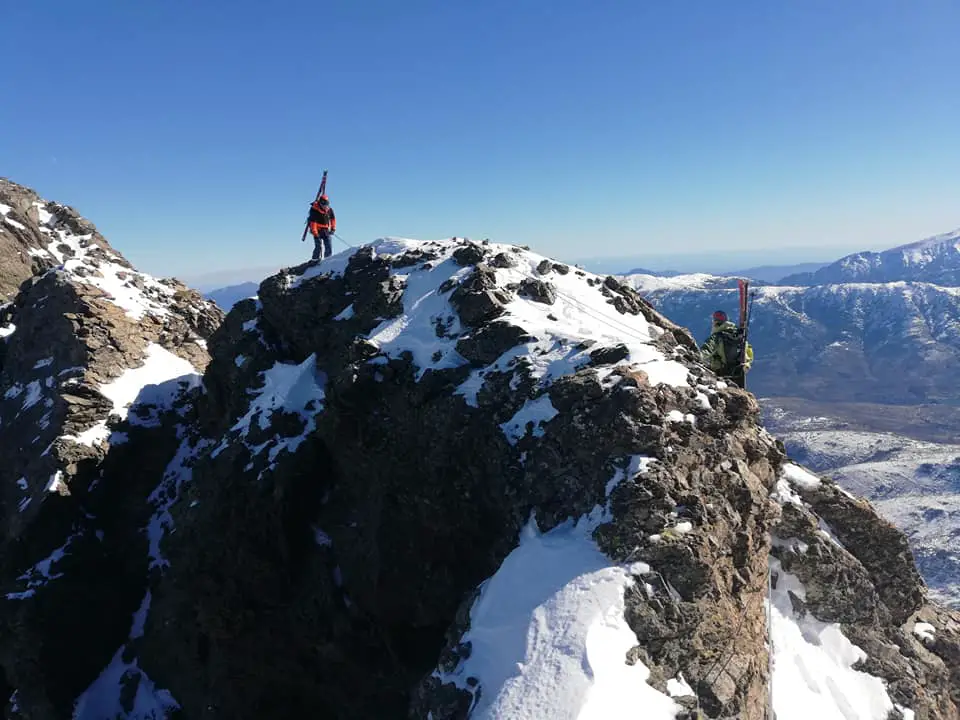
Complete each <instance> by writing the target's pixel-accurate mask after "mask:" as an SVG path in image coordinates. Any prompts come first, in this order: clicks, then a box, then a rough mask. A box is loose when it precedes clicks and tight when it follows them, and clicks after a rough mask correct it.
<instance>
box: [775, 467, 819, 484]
mask: <svg viewBox="0 0 960 720" xmlns="http://www.w3.org/2000/svg"><path fill="white" fill-rule="evenodd" d="M783 476H784V477H785V478H786V479H787V480H788V481H789V482H790V483H791V484H792V485H793V486H794V487H799V488H800V489H802V490H816V489H817V488H818V487H820V485H821V484H822V481H821V480H820V478H818V477H817V476H816V475H812V474H811V473H809V472H807V471H806V470H804V469H803V468H802V467H800V466H799V465H794V464H793V463H787V464H785V465H784V466H783Z"/></svg>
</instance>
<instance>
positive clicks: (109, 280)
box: [29, 201, 174, 320]
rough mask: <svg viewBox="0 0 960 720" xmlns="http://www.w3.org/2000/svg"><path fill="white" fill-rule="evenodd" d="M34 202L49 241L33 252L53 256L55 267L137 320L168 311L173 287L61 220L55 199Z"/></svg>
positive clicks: (91, 235)
mask: <svg viewBox="0 0 960 720" xmlns="http://www.w3.org/2000/svg"><path fill="white" fill-rule="evenodd" d="M34 206H35V207H36V208H37V210H38V213H39V216H40V223H39V226H38V227H39V229H40V232H41V233H43V235H45V236H46V238H47V239H48V242H47V244H46V247H44V248H42V249H39V250H35V249H30V251H29V252H30V254H31V255H35V256H40V257H45V258H48V259H52V260H53V261H54V262H55V263H57V266H56V268H55V270H57V271H60V272H63V273H65V274H66V275H67V276H68V277H69V279H70V281H71V282H73V283H76V284H78V285H91V286H93V287H96V288H98V289H99V290H102V291H103V292H104V293H105V294H106V298H107V299H108V301H110V302H112V303H114V304H115V305H117V306H118V307H120V308H122V309H123V310H124V312H126V313H127V315H128V316H129V317H131V318H132V319H134V320H139V319H141V318H142V317H144V316H145V315H152V316H155V317H161V316H163V315H166V314H167V312H168V305H169V302H170V298H171V297H172V295H173V293H174V288H173V287H171V286H170V285H169V284H167V283H165V282H163V281H160V280H157V279H155V278H153V277H151V276H150V275H146V274H144V273H141V272H138V271H136V270H134V269H133V268H132V267H131V266H130V264H129V263H127V262H126V261H125V260H124V259H123V258H121V257H120V256H119V255H116V254H115V253H113V252H112V251H111V250H110V249H109V247H108V246H106V245H105V244H101V243H100V242H98V241H97V240H96V236H95V234H94V233H92V232H91V233H86V234H77V233H75V232H73V231H72V230H71V229H70V228H69V227H67V226H63V225H62V224H60V223H58V222H57V212H58V208H59V206H58V205H57V204H56V203H50V202H40V201H36V202H34ZM51 210H52V211H51Z"/></svg>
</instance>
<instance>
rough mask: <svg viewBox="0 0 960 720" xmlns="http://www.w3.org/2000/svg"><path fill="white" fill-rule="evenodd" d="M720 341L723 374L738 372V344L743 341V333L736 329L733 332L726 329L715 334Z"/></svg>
mask: <svg viewBox="0 0 960 720" xmlns="http://www.w3.org/2000/svg"><path fill="white" fill-rule="evenodd" d="M717 336H718V338H719V340H720V357H721V358H722V359H723V370H722V371H721V372H723V373H733V372H739V370H740V364H741V363H740V344H741V341H742V339H743V331H742V330H741V329H740V328H739V327H737V328H734V329H733V330H731V329H729V328H728V329H726V330H721V331H720V332H718V333H717Z"/></svg>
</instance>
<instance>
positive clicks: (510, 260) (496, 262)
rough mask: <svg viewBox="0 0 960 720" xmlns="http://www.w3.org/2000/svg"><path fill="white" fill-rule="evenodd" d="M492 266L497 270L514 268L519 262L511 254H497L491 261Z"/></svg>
mask: <svg viewBox="0 0 960 720" xmlns="http://www.w3.org/2000/svg"><path fill="white" fill-rule="evenodd" d="M490 264H491V265H492V266H493V267H496V268H512V267H516V266H517V260H516V258H514V257H513V255H511V254H510V253H505V252H501V253H497V254H496V255H494V256H493V257H492V258H491V259H490Z"/></svg>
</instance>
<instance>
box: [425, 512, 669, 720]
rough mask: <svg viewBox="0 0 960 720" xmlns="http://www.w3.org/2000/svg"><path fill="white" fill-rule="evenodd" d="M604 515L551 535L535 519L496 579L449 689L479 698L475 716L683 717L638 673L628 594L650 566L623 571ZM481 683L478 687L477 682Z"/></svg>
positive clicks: (444, 677)
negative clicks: (596, 538)
mask: <svg viewBox="0 0 960 720" xmlns="http://www.w3.org/2000/svg"><path fill="white" fill-rule="evenodd" d="M597 522H598V519H597V516H596V515H595V514H593V515H591V516H584V517H582V518H580V519H579V520H578V521H577V522H576V523H573V522H572V521H568V522H566V523H564V524H562V525H560V526H558V527H556V528H554V529H553V530H551V531H549V532H547V533H544V534H541V533H540V532H539V529H538V528H537V525H536V522H535V520H533V519H532V518H531V520H530V522H529V523H528V524H527V526H526V527H525V528H524V530H523V531H522V533H521V537H520V542H519V545H518V546H517V548H515V549H514V550H513V552H511V553H510V555H508V556H507V558H506V559H505V560H504V561H503V564H502V565H501V566H500V569H499V570H497V572H496V573H495V574H494V575H493V576H492V577H491V578H490V579H488V580H487V581H486V582H485V583H484V584H483V585H482V589H481V594H480V597H479V598H478V599H477V601H476V602H475V604H474V606H473V608H472V609H471V611H470V629H469V630H468V631H467V632H466V633H465V634H464V636H463V639H462V641H463V642H470V643H471V645H472V651H471V654H470V657H469V658H467V659H465V660H463V661H461V663H460V665H459V666H458V667H457V668H456V669H455V670H454V671H453V672H451V673H444V674H440V673H438V674H437V676H438V677H439V678H440V679H441V681H442V682H452V683H455V684H456V685H457V686H458V687H460V688H463V689H466V690H468V691H471V692H472V691H474V688H473V687H472V686H471V683H469V682H468V678H476V679H477V680H479V689H480V693H479V698H477V697H476V695H475V696H474V697H475V699H474V707H473V709H472V711H471V713H470V716H471V718H477V719H480V718H491V719H492V718H565V719H569V720H574V719H581V720H586V719H587V718H591V719H596V720H599V719H600V718H603V719H604V720H606V719H614V720H615V719H616V718H624V720H626V719H627V718H635V717H637V712H638V709H639V708H642V709H643V712H642V715H643V717H644V718H646V719H647V720H667V719H668V718H669V719H671V720H672V718H673V717H674V716H675V714H676V712H677V711H678V710H679V709H680V708H679V707H678V706H677V705H676V703H674V701H673V700H671V699H670V698H669V697H668V696H667V695H664V694H662V693H660V692H659V691H657V690H655V689H654V688H653V687H652V686H650V685H648V684H647V682H646V681H647V678H648V676H649V670H648V669H647V668H646V667H645V666H644V665H643V664H642V663H640V662H637V663H636V664H634V665H632V666H631V665H628V664H627V662H626V656H627V653H628V652H629V651H630V650H631V649H632V648H633V647H635V646H636V645H637V644H638V643H637V638H636V635H635V634H634V633H633V631H632V630H631V629H630V628H629V626H628V625H627V624H626V621H625V620H624V597H623V595H624V591H625V590H626V589H627V588H628V587H630V586H631V585H632V584H633V579H632V575H633V574H635V573H640V572H647V571H649V567H648V566H646V565H643V564H642V563H637V564H635V565H633V566H625V565H616V564H613V563H611V561H610V560H609V559H608V558H607V557H606V556H605V555H604V554H603V553H602V552H600V550H599V548H597V546H596V544H595V543H594V542H593V540H592V537H591V533H592V532H593V530H594V528H595V527H596V525H597ZM471 682H472V681H471Z"/></svg>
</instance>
